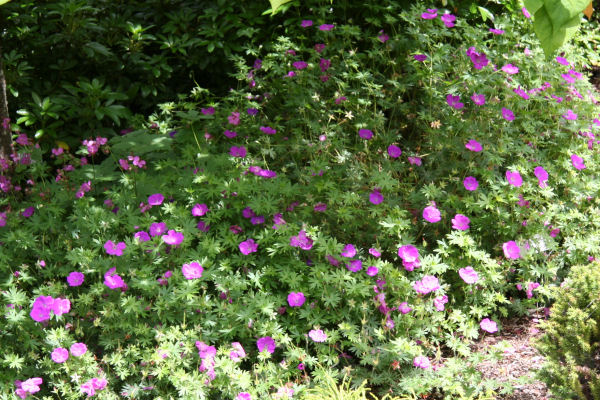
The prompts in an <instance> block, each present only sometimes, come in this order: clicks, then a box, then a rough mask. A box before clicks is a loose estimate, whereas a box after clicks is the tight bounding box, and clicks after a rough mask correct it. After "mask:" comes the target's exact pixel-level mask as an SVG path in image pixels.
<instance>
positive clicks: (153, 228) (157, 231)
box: [150, 222, 167, 237]
mask: <svg viewBox="0 0 600 400" xmlns="http://www.w3.org/2000/svg"><path fill="white" fill-rule="evenodd" d="M166 230H167V224H165V223H164V222H154V223H152V225H150V236H152V237H155V236H160V235H162V234H163V233H165V231H166Z"/></svg>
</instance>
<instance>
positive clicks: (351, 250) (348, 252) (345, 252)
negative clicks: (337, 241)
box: [341, 244, 356, 258]
mask: <svg viewBox="0 0 600 400" xmlns="http://www.w3.org/2000/svg"><path fill="white" fill-rule="evenodd" d="M355 255H356V247H354V245H353V244H347V245H345V246H344V248H343V249H342V254H341V256H342V257H347V258H352V257H354V256H355Z"/></svg>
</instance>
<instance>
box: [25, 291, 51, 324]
mask: <svg viewBox="0 0 600 400" xmlns="http://www.w3.org/2000/svg"><path fill="white" fill-rule="evenodd" d="M53 305H54V299H53V298H52V296H38V297H37V298H36V299H35V301H34V302H33V306H32V307H31V313H30V314H29V315H30V316H31V319H33V320H34V321H36V322H43V321H47V320H49V319H50V311H52V306H53Z"/></svg>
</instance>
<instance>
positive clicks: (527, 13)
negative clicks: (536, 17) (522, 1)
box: [521, 7, 558, 58]
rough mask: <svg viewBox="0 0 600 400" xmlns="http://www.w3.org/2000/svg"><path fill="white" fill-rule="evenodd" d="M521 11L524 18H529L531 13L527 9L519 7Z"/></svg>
mask: <svg viewBox="0 0 600 400" xmlns="http://www.w3.org/2000/svg"><path fill="white" fill-rule="evenodd" d="M521 12H522V13H523V16H524V17H525V18H531V14H529V11H527V9H526V8H525V7H523V8H521ZM557 58H558V57H557Z"/></svg>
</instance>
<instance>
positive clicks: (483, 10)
mask: <svg viewBox="0 0 600 400" xmlns="http://www.w3.org/2000/svg"><path fill="white" fill-rule="evenodd" d="M477 9H478V10H479V14H481V18H482V19H483V22H485V21H487V20H488V19H489V20H492V21H493V20H494V14H492V13H491V12H490V10H488V9H487V8H485V7H480V6H477Z"/></svg>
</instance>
